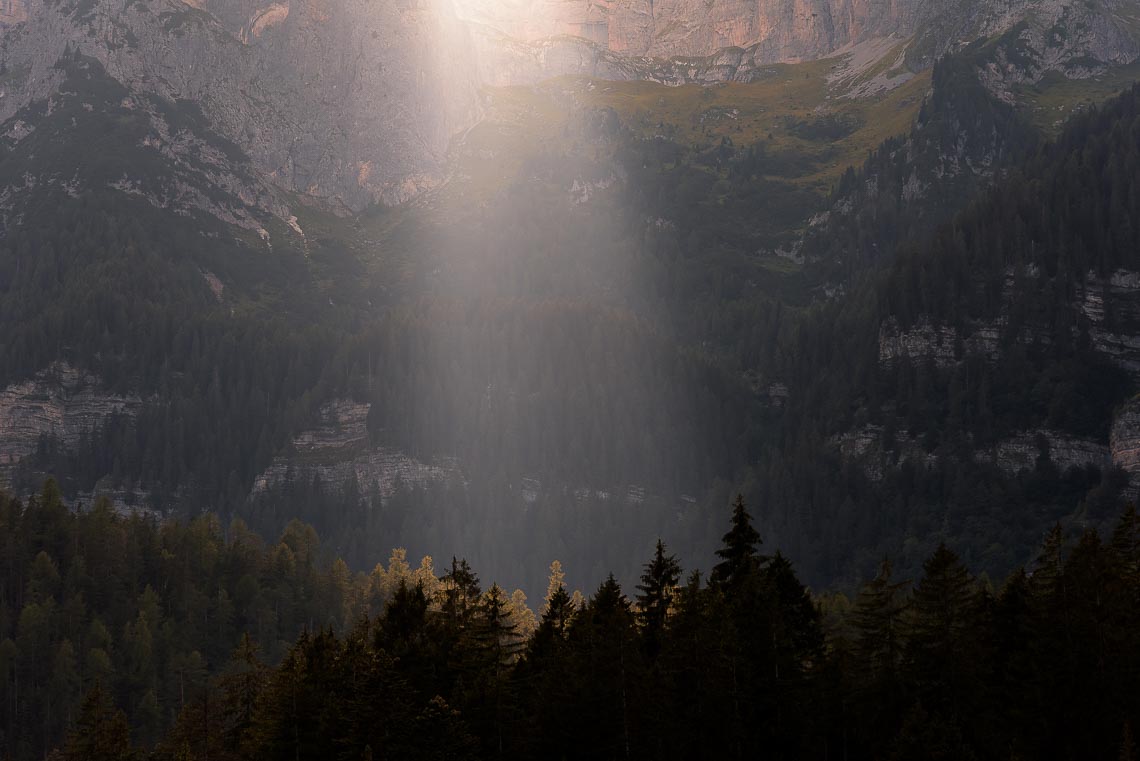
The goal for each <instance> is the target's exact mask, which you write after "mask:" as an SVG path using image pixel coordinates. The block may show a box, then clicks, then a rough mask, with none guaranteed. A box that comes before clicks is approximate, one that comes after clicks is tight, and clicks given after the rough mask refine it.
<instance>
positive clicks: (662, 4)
mask: <svg viewBox="0 0 1140 761" xmlns="http://www.w3.org/2000/svg"><path fill="white" fill-rule="evenodd" d="M938 5H939V2H937V1H935V2H929V0H927V2H918V1H917V0H890V1H889V2H874V1H873V0H759V1H757V0H750V1H749V0H602V1H601V2H596V1H595V0H465V2H463V3H462V4H461V6H460V7H461V13H463V14H464V15H465V16H466V17H468V18H470V19H472V20H474V21H477V22H479V23H481V24H485V25H487V26H489V27H493V28H495V29H497V30H499V31H501V32H504V33H506V34H508V35H510V36H512V37H514V38H516V39H522V40H537V39H541V38H545V37H553V36H556V35H573V36H576V37H582V38H585V39H588V40H590V41H592V42H595V43H597V44H599V45H602V46H605V47H607V48H609V49H610V50H612V51H614V52H620V53H627V54H632V55H651V56H657V57H672V56H703V55H709V54H711V53H714V52H716V51H717V50H720V49H722V48H726V47H751V46H754V45H761V46H762V47H763V48H764V49H765V51H766V53H767V55H768V56H769V57H770V58H772V59H773V60H789V59H793V58H798V57H804V56H816V55H818V54H820V53H821V52H827V51H831V50H834V49H836V48H838V47H841V46H843V45H845V44H847V43H848V42H852V41H857V40H860V39H866V38H869V37H874V36H884V35H888V34H902V35H905V34H909V33H910V32H911V31H913V27H914V24H915V22H916V21H917V20H918V18H919V16H920V15H930V14H932V13H933V11H934V10H935V8H936V7H937V6H938Z"/></svg>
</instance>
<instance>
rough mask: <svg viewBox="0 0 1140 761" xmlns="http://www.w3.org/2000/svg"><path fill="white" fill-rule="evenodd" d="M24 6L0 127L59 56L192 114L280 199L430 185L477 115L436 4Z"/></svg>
mask: <svg viewBox="0 0 1140 761" xmlns="http://www.w3.org/2000/svg"><path fill="white" fill-rule="evenodd" d="M216 6H217V7H215V3H212V2H200V3H193V4H187V3H183V2H179V1H178V0H158V1H157V2H138V3H127V4H121V3H113V2H106V1H104V0H87V1H82V2H80V1H77V2H60V3H54V2H43V0H31V1H30V2H27V3H26V4H25V5H21V6H19V8H18V9H17V10H15V11H13V12H12V13H10V14H9V16H8V20H9V21H18V23H16V24H14V25H13V26H12V27H11V28H9V29H8V30H7V31H6V33H5V34H4V36H3V39H2V41H0V63H2V65H3V67H4V72H5V73H4V88H3V97H2V98H0V118H4V119H6V118H9V117H11V116H12V115H14V114H16V113H17V112H18V111H19V110H20V109H21V108H24V107H26V106H27V105H28V104H30V103H32V102H34V101H41V100H47V99H50V98H51V97H52V95H53V93H54V92H55V91H56V88H57V87H58V85H59V83H60V82H61V81H62V80H61V74H60V73H59V71H58V69H57V68H56V66H55V64H56V62H57V61H58V60H59V59H60V58H61V57H62V56H63V55H64V54H65V52H67V51H77V52H79V53H82V54H83V55H85V56H88V57H90V58H93V59H95V60H97V61H98V62H99V63H100V64H102V66H103V68H104V69H106V71H107V72H108V73H109V74H110V75H111V76H112V77H113V78H114V79H116V80H117V81H119V82H120V83H121V84H122V85H123V86H124V87H126V88H127V89H128V90H129V91H130V92H132V93H135V94H139V95H142V96H157V97H160V98H162V99H164V100H167V101H170V102H173V101H190V102H192V103H194V104H195V105H196V106H197V107H198V108H200V109H201V111H202V113H203V114H204V115H205V117H206V119H207V120H208V121H209V123H210V124H211V126H212V127H213V128H214V129H215V130H216V131H217V132H219V133H220V134H221V135H223V136H225V137H226V138H227V139H229V140H230V141H232V142H233V143H234V144H235V145H238V146H240V147H241V149H242V150H243V151H245V153H246V154H248V156H249V157H250V158H251V159H252V161H253V163H254V165H255V166H256V167H257V169H258V170H259V172H260V173H261V174H262V175H264V176H265V177H267V178H269V179H270V180H271V181H272V182H273V183H275V184H277V185H278V186H280V187H283V188H285V189H287V190H291V191H296V192H299V193H303V194H308V195H313V196H317V197H320V198H328V199H331V200H333V201H334V202H335V203H338V204H343V205H345V206H347V207H349V208H352V209H360V208H363V207H364V206H367V205H368V204H371V203H374V202H376V201H378V200H383V201H386V202H389V203H392V202H397V201H400V200H404V199H406V198H408V197H410V196H412V195H414V194H415V193H416V192H418V191H421V190H422V189H423V188H424V187H429V186H430V185H431V184H433V183H434V182H437V181H438V180H439V178H440V176H441V171H442V163H443V159H444V155H445V152H446V149H447V145H448V142H449V140H450V139H451V136H452V135H453V134H455V133H456V132H458V131H460V130H462V129H465V128H466V127H468V126H470V125H471V124H473V123H474V121H475V119H476V118H477V117H478V112H479V104H478V100H477V95H476V89H477V82H476V81H474V79H473V67H472V66H471V65H470V64H471V61H470V44H469V42H468V37H467V35H466V33H465V32H464V30H463V29H462V28H461V27H460V26H459V25H458V22H457V21H456V20H455V18H454V16H453V15H449V14H448V13H447V11H446V6H445V5H444V4H441V3H435V4H430V5H427V4H419V3H408V4H404V3H379V4H377V3H368V2H363V1H361V2H350V3H337V4H336V5H335V7H326V5H325V4H324V3H322V2H320V1H319V0H311V1H308V0H307V1H303V2H296V1H295V2H293V3H292V4H291V5H289V4H279V5H271V6H268V7H257V6H255V5H253V4H252V3H227V2H218V3H216Z"/></svg>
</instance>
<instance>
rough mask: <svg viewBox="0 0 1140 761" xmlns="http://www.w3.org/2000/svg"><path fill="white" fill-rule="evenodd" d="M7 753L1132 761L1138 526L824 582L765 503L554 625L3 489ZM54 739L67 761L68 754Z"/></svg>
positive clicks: (314, 561)
mask: <svg viewBox="0 0 1140 761" xmlns="http://www.w3.org/2000/svg"><path fill="white" fill-rule="evenodd" d="M0 522H2V528H3V536H4V544H3V547H2V548H0V565H2V566H3V568H2V571H3V573H2V577H0V604H2V607H0V677H2V678H0V705H2V706H3V720H2V722H0V743H2V744H3V748H4V751H5V754H6V755H7V757H9V758H12V759H16V760H17V761H19V760H20V759H33V758H42V757H44V756H45V755H49V756H51V757H62V758H64V759H76V760H77V761H78V760H82V761H90V760H92V759H100V761H103V760H108V759H113V760H118V759H144V758H151V759H155V760H156V761H157V760H159V759H183V760H185V759H207V758H213V759H240V758H251V759H252V758H256V759H275V758H281V759H298V758H303V759H326V758H345V759H358V758H378V757H385V756H388V757H397V758H406V759H419V758H424V759H429V758H431V759H437V758H449V759H463V758H469V759H479V758H495V759H501V758H518V759H526V758H564V759H576V758H581V759H587V758H614V759H620V758H679V759H696V758H708V757H710V756H717V757H720V756H725V757H753V756H754V755H755V754H757V753H762V754H763V755H765V756H768V757H772V758H787V759H793V758H794V759H804V758H820V759H826V758H836V757H839V758H851V759H861V758H867V759H873V758H892V759H895V758H897V759H949V758H954V759H965V758H978V759H984V758H993V759H1008V758H1010V757H1011V756H1012V757H1016V758H1035V759H1052V758H1056V759H1065V758H1074V757H1082V758H1102V759H1134V758H1135V757H1136V755H1135V746H1134V741H1133V739H1132V734H1131V727H1133V726H1136V725H1137V722H1138V721H1140V712H1138V711H1140V705H1138V704H1137V701H1136V699H1135V698H1136V687H1137V684H1140V656H1138V654H1140V640H1138V639H1137V637H1138V636H1140V635H1138V633H1140V621H1138V620H1137V616H1138V615H1140V517H1138V516H1137V514H1136V511H1135V510H1134V509H1133V508H1131V507H1129V508H1128V509H1126V510H1125V511H1124V512H1123V513H1122V514H1121V515H1119V516H1118V518H1117V519H1116V522H1115V525H1114V527H1113V529H1112V531H1111V533H1110V534H1108V535H1106V536H1103V537H1102V536H1100V535H1099V534H1097V533H1096V532H1094V531H1088V532H1086V533H1084V534H1083V535H1081V536H1079V537H1077V538H1076V539H1075V540H1074V539H1072V538H1067V537H1066V536H1065V535H1064V533H1063V532H1062V531H1061V529H1060V528H1059V527H1058V528H1056V529H1055V530H1054V531H1052V532H1050V533H1049V534H1048V536H1047V537H1046V538H1045V540H1044V542H1043V543H1042V545H1041V547H1040V549H1039V550H1038V553H1037V557H1036V559H1035V560H1034V562H1033V563H1032V565H1030V566H1029V567H1028V568H1026V569H1025V570H1018V571H1016V572H1015V573H1013V574H1012V575H1011V576H1010V577H1009V578H1007V579H1006V580H1004V582H1002V583H1000V584H996V585H995V584H994V583H993V582H992V581H991V580H988V579H985V578H979V577H976V576H974V575H973V574H972V573H971V571H970V569H968V568H967V567H966V566H965V565H964V564H963V563H962V561H961V560H960V559H959V558H958V557H957V555H955V553H954V552H952V551H951V550H949V549H948V548H946V547H945V546H939V547H938V548H936V550H935V551H934V552H933V553H932V554H931V555H930V557H928V558H927V559H926V561H925V563H924V564H923V569H922V573H921V575H920V576H918V577H916V578H914V579H907V578H902V577H901V576H900V575H899V574H897V573H896V572H894V571H893V569H892V565H891V563H890V561H889V560H883V562H882V563H881V566H880V569H879V571H878V573H877V575H875V577H874V578H873V579H870V580H868V581H866V583H864V584H863V585H862V587H861V589H860V590H859V591H858V593H857V594H855V595H854V596H853V597H851V598H848V597H845V596H843V595H837V594H828V595H813V594H812V593H811V592H809V590H807V589H806V588H805V587H804V586H803V585H802V583H801V582H800V581H799V580H798V578H797V574H796V572H795V570H794V567H793V564H792V562H791V561H790V559H788V558H786V557H785V556H783V555H782V554H781V553H780V552H779V551H775V552H770V551H769V550H768V549H767V548H766V545H764V544H763V542H762V539H761V536H760V534H759V533H758V532H757V531H756V529H755V527H754V525H753V521H752V517H751V515H750V513H749V510H748V508H747V507H746V505H745V504H744V502H743V499H741V498H737V500H736V501H735V503H734V505H733V508H732V511H731V520H730V521H729V522H728V530H727V531H726V533H725V534H724V536H723V538H722V540H721V545H720V549H719V550H718V551H717V553H716V555H717V562H716V564H715V565H714V566H713V567H712V568H711V571H710V572H709V573H707V574H702V573H701V572H700V571H698V570H686V569H683V568H682V563H681V561H680V560H679V559H678V558H677V557H675V556H674V555H672V554H671V553H670V551H669V549H668V548H667V547H666V545H665V544H664V543H662V542H661V541H658V542H657V545H656V548H655V550H654V552H653V553H652V555H650V556H649V557H647V558H646V560H645V562H644V565H643V569H642V574H641V577H640V581H639V583H638V584H636V585H635V589H631V590H630V592H626V591H624V590H623V588H622V586H621V585H620V584H619V583H618V582H617V581H616V580H615V579H614V577H613V576H609V577H608V578H607V579H606V580H605V581H604V582H603V583H602V584H601V585H600V586H599V587H598V588H597V589H596V590H595V591H594V592H593V593H592V594H590V595H589V596H583V595H581V594H580V593H578V592H574V593H573V594H571V593H570V592H569V591H568V590H567V588H566V586H565V584H564V574H563V571H562V569H561V566H560V564H558V563H554V564H552V566H551V574H550V581H549V588H548V591H547V593H546V595H545V599H544V600H543V601H542V602H541V605H536V606H535V608H536V609H537V610H536V612H532V611H531V609H530V608H529V607H528V606H527V604H526V600H525V599H524V598H522V597H521V596H520V593H517V592H516V593H514V594H508V593H507V592H506V591H505V589H504V588H503V587H501V586H499V585H498V584H496V583H490V584H487V583H486V582H485V581H483V580H481V579H480V578H479V576H478V575H477V572H476V570H475V569H473V568H471V567H470V566H469V565H468V564H467V562H466V561H463V560H457V559H453V560H452V561H451V562H450V563H448V564H446V565H445V567H444V568H443V569H441V570H442V572H440V570H436V569H434V568H433V567H432V564H431V560H430V559H425V561H424V562H423V563H422V564H421V565H420V566H419V567H418V568H412V567H410V566H409V565H408V563H407V561H406V558H405V556H404V555H403V554H402V553H401V552H396V553H394V554H393V558H392V561H391V562H390V563H389V565H388V567H387V568H385V567H384V566H379V567H377V568H376V569H375V571H374V572H373V573H371V574H368V575H366V574H359V573H358V574H353V573H351V572H350V571H349V570H348V569H347V567H346V566H345V564H344V563H343V562H342V561H341V560H339V559H336V558H335V557H332V556H331V555H329V554H328V553H327V551H326V550H324V549H322V548H321V546H320V544H319V542H318V539H317V536H316V534H315V532H313V531H312V529H311V528H308V527H305V526H303V525H301V524H294V525H292V526H290V527H289V529H288V530H286V532H285V533H284V534H283V535H282V536H281V537H280V539H279V540H278V542H277V543H275V544H272V545H269V544H266V543H264V542H263V541H262V540H261V539H260V538H259V537H257V536H256V535H254V534H252V533H251V532H249V531H248V530H247V529H245V528H244V527H243V526H242V525H241V524H240V523H237V524H235V525H233V526H230V527H229V528H228V529H227V530H226V531H224V532H223V531H222V530H221V527H220V526H219V525H218V523H217V521H216V519H214V518H212V517H209V516H204V517H202V518H199V519H196V520H195V521H194V522H192V523H189V524H186V523H178V522H170V521H167V522H164V523H161V524H159V523H157V522H155V520H154V519H153V518H146V517H142V516H140V515H137V514H136V515H133V516H128V517H124V516H120V515H117V514H115V513H114V512H112V511H111V510H109V509H108V506H107V504H106V502H101V503H99V504H96V505H95V506H93V507H92V508H91V509H88V510H84V511H81V512H79V513H75V512H71V511H68V510H67V509H66V508H65V507H64V506H63V505H62V503H61V502H60V496H59V491H58V489H57V487H56V486H55V484H54V483H51V482H49V483H48V484H47V485H46V486H45V487H44V489H43V490H42V492H41V493H40V494H39V495H37V496H36V497H34V498H33V499H31V500H30V501H29V502H28V504H26V505H24V504H21V503H20V502H18V501H16V500H13V499H11V498H9V497H6V496H4V497H0ZM55 754H58V756H57V755H55Z"/></svg>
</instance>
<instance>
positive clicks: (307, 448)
mask: <svg viewBox="0 0 1140 761" xmlns="http://www.w3.org/2000/svg"><path fill="white" fill-rule="evenodd" d="M369 409H370V405H368V404H362V403H359V402H353V401H351V400H347V399H338V400H335V401H332V402H329V403H327V404H325V405H324V406H323V407H322V408H321V413H320V424H319V425H318V426H316V427H315V428H312V429H309V430H306V431H302V432H301V433H299V434H297V436H296V437H294V439H293V442H292V447H291V450H292V451H290V452H286V453H283V454H282V455H280V456H278V457H277V458H276V459H274V461H273V464H272V465H270V466H269V467H268V468H267V469H266V470H265V472H264V473H262V474H261V475H260V476H258V478H257V480H256V481H255V482H254V485H253V491H252V493H251V496H252V497H256V496H258V495H260V494H264V493H265V492H267V491H269V490H271V489H289V488H291V485H292V484H294V483H297V482H304V481H310V480H312V479H313V478H314V477H318V478H319V479H320V481H321V483H323V484H332V485H335V486H336V487H338V488H343V487H344V486H345V485H346V484H348V483H350V482H351V481H352V480H354V479H355V481H356V483H357V485H358V487H359V489H360V494H361V496H362V497H367V496H368V495H369V494H379V496H380V498H381V499H382V500H387V499H388V498H390V497H391V496H392V495H393V494H395V493H396V490H397V489H398V488H400V487H401V486H424V485H427V484H431V483H445V482H449V481H458V482H464V479H463V474H462V472H461V470H460V468H459V464H458V463H457V462H456V461H455V460H454V459H452V458H442V457H441V458H435V459H434V460H433V461H432V462H430V463H425V462H421V461H419V460H416V459H415V458H413V457H409V456H407V455H406V454H404V453H403V452H401V451H400V450H398V449H395V448H392V447H381V446H373V445H372V444H371V443H370V441H369V436H368V412H369Z"/></svg>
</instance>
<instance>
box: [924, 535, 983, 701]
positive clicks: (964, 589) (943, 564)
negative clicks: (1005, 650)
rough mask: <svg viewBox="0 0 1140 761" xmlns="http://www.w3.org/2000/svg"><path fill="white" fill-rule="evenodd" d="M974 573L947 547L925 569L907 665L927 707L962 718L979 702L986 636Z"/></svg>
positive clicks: (942, 547) (925, 564)
mask: <svg viewBox="0 0 1140 761" xmlns="http://www.w3.org/2000/svg"><path fill="white" fill-rule="evenodd" d="M980 628H981V621H980V619H979V617H978V606H977V597H976V595H975V592H974V589H973V582H972V580H971V579H970V574H969V572H968V571H967V570H966V567H965V566H964V565H962V562H961V561H960V560H959V559H958V556H957V555H956V554H954V553H953V552H952V551H950V549H949V548H947V547H946V545H944V544H940V545H939V546H938V549H936V550H935V551H934V554H933V555H932V556H931V557H930V559H929V560H927V561H926V563H924V564H923V577H922V580H921V581H920V582H919V583H918V586H917V587H915V590H914V599H913V602H912V606H911V616H910V637H909V640H908V642H907V651H906V652H907V660H908V662H909V667H910V672H911V676H912V677H913V679H914V680H915V683H916V685H917V687H918V690H919V695H920V696H921V698H922V700H923V705H924V706H925V707H926V708H928V709H930V710H935V709H943V710H946V711H947V712H948V714H949V716H951V717H958V716H960V715H961V714H962V713H963V712H965V711H966V710H967V709H968V708H969V705H968V702H969V701H970V700H971V699H975V700H976V692H975V688H976V687H977V679H978V676H979V675H978V674H977V669H978V667H979V665H980V664H979V662H978V658H977V657H976V656H977V652H976V648H975V646H974V641H975V638H976V637H977V636H978V635H980V634H981V632H980V631H979V629H980Z"/></svg>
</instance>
